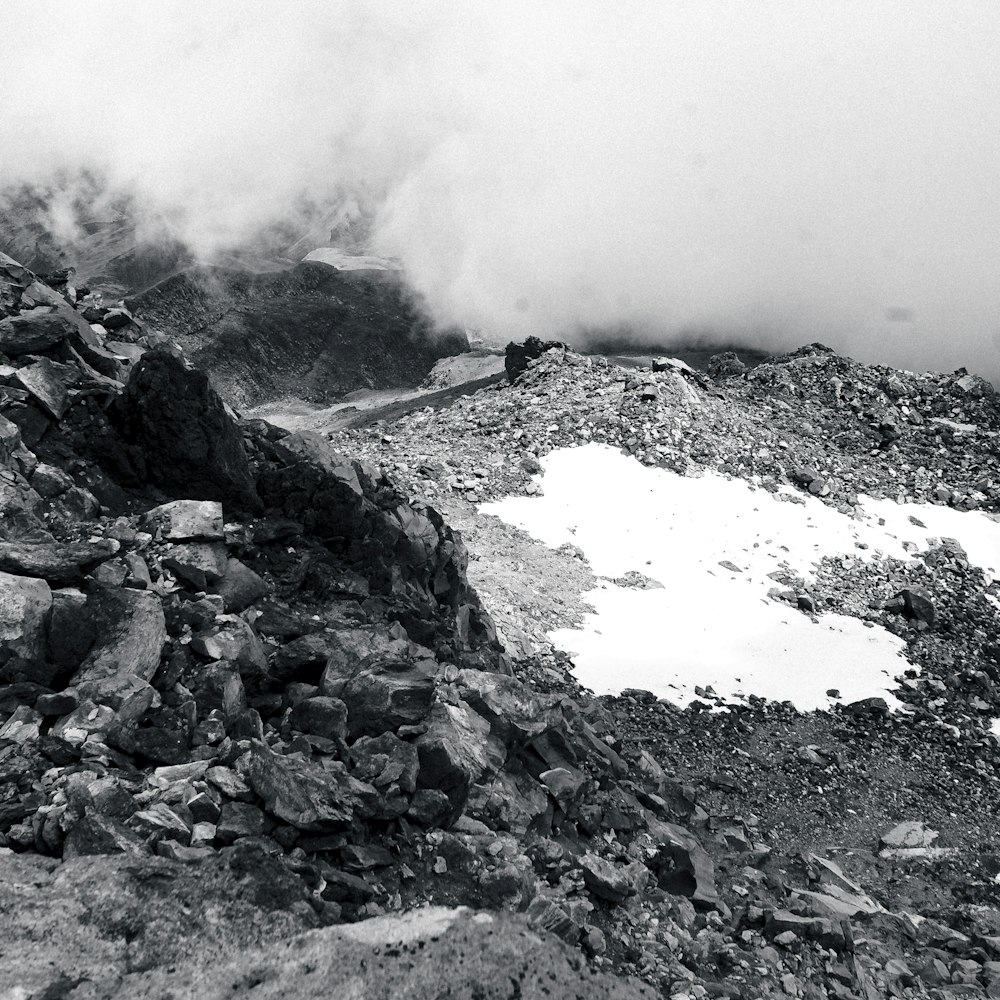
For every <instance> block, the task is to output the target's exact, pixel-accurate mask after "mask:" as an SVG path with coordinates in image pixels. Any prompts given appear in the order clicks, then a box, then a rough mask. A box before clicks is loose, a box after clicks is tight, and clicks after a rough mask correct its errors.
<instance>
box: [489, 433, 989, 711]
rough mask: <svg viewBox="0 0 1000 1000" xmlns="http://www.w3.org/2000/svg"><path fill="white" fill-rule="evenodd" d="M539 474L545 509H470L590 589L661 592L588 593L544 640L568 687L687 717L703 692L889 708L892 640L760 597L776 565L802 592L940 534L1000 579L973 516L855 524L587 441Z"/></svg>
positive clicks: (904, 513) (878, 508)
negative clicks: (827, 566) (569, 558)
mask: <svg viewBox="0 0 1000 1000" xmlns="http://www.w3.org/2000/svg"><path fill="white" fill-rule="evenodd" d="M542 467H543V476H542V478H541V483H542V486H543V487H544V496H541V497H509V498H507V499H504V500H501V501H498V502H495V503H489V504H484V505H482V507H481V509H482V510H483V511H484V512H486V513H489V514H494V515H496V516H498V517H500V518H501V519H503V520H504V521H507V522H508V523H510V524H514V525H517V526H519V527H521V528H523V529H524V530H525V531H527V532H528V533H529V534H530V535H532V536H533V537H534V538H537V539H538V540H540V541H542V542H544V543H545V544H546V545H548V546H551V547H553V548H556V547H558V546H559V545H562V544H564V543H567V542H568V543H570V544H573V545H576V546H578V547H579V548H580V549H582V551H583V552H584V554H585V555H586V557H587V560H588V561H589V563H590V565H591V567H592V568H593V571H594V573H595V574H596V575H598V576H606V577H620V576H623V575H624V574H625V573H627V572H628V571H630V570H635V571H638V572H639V573H642V574H643V575H645V576H647V577H651V578H652V579H654V580H656V581H658V582H659V583H660V584H662V589H651V590H637V589H632V588H623V587H619V586H616V585H614V584H611V583H609V582H602V586H601V587H600V588H598V589H595V590H593V591H591V592H589V593H588V594H586V595H585V599H586V600H587V601H588V602H589V603H590V604H591V605H592V606H593V607H594V609H595V611H596V614H588V615H587V616H586V617H585V622H584V626H583V628H582V629H561V630H559V631H557V632H554V633H552V635H551V639H552V641H553V642H554V643H555V644H556V645H557V646H558V647H560V648H563V649H565V650H567V651H568V652H570V653H571V654H573V659H574V663H575V666H576V671H575V672H576V676H577V678H578V679H579V680H580V681H581V683H583V684H584V685H586V686H587V687H590V688H592V689H593V690H594V691H596V692H597V693H598V694H611V693H618V692H620V691H622V690H623V689H624V688H630V687H633V688H645V689H647V690H649V691H653V692H655V693H656V694H657V695H658V696H660V697H664V698H668V699H669V700H671V701H672V702H674V703H676V704H678V705H686V704H687V703H689V702H690V701H691V700H692V699H694V698H695V697H696V695H695V690H694V689H695V687H696V686H700V687H702V688H707V687H709V686H711V687H712V688H713V689H714V691H715V692H716V694H718V695H719V696H721V697H723V698H726V699H727V700H734V699H739V698H743V697H746V696H748V695H751V694H753V695H759V696H762V697H765V698H768V699H774V700H778V701H781V700H786V699H787V700H788V701H791V702H793V703H794V704H795V705H796V707H798V708H799V709H801V710H803V711H808V710H812V709H817V708H827V707H829V705H830V704H831V701H832V699H831V697H830V696H828V695H827V693H826V692H827V691H828V690H833V689H836V690H838V691H839V692H840V699H841V700H842V701H843V702H849V701H853V700H856V699H859V698H866V697H870V696H880V697H883V698H885V699H886V701H887V702H889V704H890V705H892V706H893V707H898V705H899V703H898V702H897V701H896V700H895V699H894V698H893V697H892V695H891V694H890V691H891V689H893V688H894V687H895V685H894V683H893V678H894V677H896V676H897V675H898V674H900V673H901V672H902V671H903V670H905V669H906V668H907V667H908V666H910V664H909V663H908V662H907V661H906V660H905V658H904V657H903V655H902V653H903V649H904V643H903V642H902V641H901V640H900V639H898V638H897V637H896V636H894V635H892V634H891V633H889V632H887V631H886V630H885V629H882V628H879V627H866V626H865V625H864V624H863V623H862V622H860V621H858V620H857V619H855V618H850V617H845V616H841V615H834V614H821V615H820V616H819V620H818V622H814V621H812V620H811V619H810V617H809V616H807V615H805V614H802V613H801V612H799V611H796V610H794V609H792V608H790V607H788V606H786V605H784V604H781V603H778V602H775V601H773V600H770V599H769V598H768V597H767V592H768V590H769V589H770V588H771V587H774V586H776V584H775V581H774V580H772V579H770V578H769V577H768V576H767V574H768V573H770V572H772V571H774V570H776V569H779V568H782V567H787V568H789V569H791V570H793V571H795V572H796V573H798V574H800V575H802V576H804V577H805V578H806V579H807V580H809V579H811V578H812V575H813V570H814V565H813V564H814V563H815V562H816V561H817V560H819V559H820V558H822V557H823V556H826V555H841V554H845V553H848V554H851V555H854V556H855V557H857V558H861V559H867V558H872V557H873V556H875V555H876V554H878V553H881V554H883V555H893V556H897V557H900V558H909V556H908V553H907V552H906V550H905V549H904V547H903V543H904V542H914V543H916V544H917V545H918V546H919V547H920V548H924V547H926V545H927V539H928V538H932V537H939V538H940V537H942V536H945V537H953V538H957V539H959V541H960V542H961V543H962V544H963V545H964V546H965V548H966V551H967V552H968V554H969V557H970V560H971V561H972V562H974V563H976V564H977V565H980V566H981V567H983V568H984V569H987V570H992V571H993V572H998V575H1000V524H997V523H996V522H994V521H993V520H991V519H990V518H989V517H987V516H985V515H983V514H978V513H961V512H959V511H955V510H950V509H947V508H941V507H935V506H933V505H924V504H905V505H897V504H895V503H893V502H891V501H877V500H872V499H870V498H862V509H863V515H862V517H861V519H855V518H850V517H847V516H845V515H843V514H841V513H839V512H838V511H836V510H834V509H833V508H831V507H828V506H826V505H825V504H823V503H822V502H821V501H820V500H818V499H816V498H815V497H811V496H803V495H802V494H799V493H797V491H796V492H795V495H796V497H797V498H799V499H804V501H805V502H804V503H801V502H792V501H790V500H782V499H779V498H778V497H776V496H774V495H772V494H770V493H768V492H767V491H766V490H763V489H756V488H754V487H752V486H751V485H750V484H748V483H746V482H744V481H742V480H739V479H726V478H725V477H723V476H720V475H717V474H714V473H706V474H705V475H703V476H701V477H700V478H687V477H684V476H680V475H678V474H676V473H673V472H670V471H668V470H664V469H654V468H648V467H646V466H644V465H642V464H641V463H639V462H637V461H636V460H635V459H633V458H630V457H628V456H626V455H623V454H622V453H621V452H619V451H618V450H617V449H614V448H611V447H608V446H606V445H599V444H589V445H585V446H583V447H579V448H563V449H559V450H556V451H553V452H552V453H550V454H549V455H548V456H546V457H545V458H544V459H543V460H542ZM787 492H788V493H792V492H793V491H791V490H788V491H787ZM910 515H913V516H915V517H917V518H918V519H919V520H920V521H922V522H923V523H924V524H925V525H926V527H925V528H919V527H917V526H915V525H913V524H912V523H911V522H910V521H909V519H908V518H909V516H910ZM879 519H882V520H883V521H884V523H883V524H881V525H880V524H879ZM859 542H861V543H867V545H868V548H867V549H859V548H858V547H857V544H856V543H859ZM722 560H727V561H729V562H731V563H732V564H734V565H735V566H737V567H739V571H734V570H733V569H729V568H725V567H723V566H720V565H719V563H720V561H722Z"/></svg>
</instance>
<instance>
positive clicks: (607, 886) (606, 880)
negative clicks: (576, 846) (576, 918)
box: [580, 852, 637, 904]
mask: <svg viewBox="0 0 1000 1000" xmlns="http://www.w3.org/2000/svg"><path fill="white" fill-rule="evenodd" d="M580 867H581V869H582V870H583V881H584V884H585V885H586V886H587V888H588V889H589V890H590V891H591V892H592V893H593V894H594V895H595V896H597V897H599V898H600V899H604V900H607V901H608V902H609V903H615V904H621V903H624V902H625V900H627V899H628V898H629V897H630V896H634V895H635V894H636V891H637V889H636V885H635V882H634V881H633V879H632V878H631V877H630V876H629V873H628V872H626V871H624V870H623V869H622V868H619V867H618V866H617V865H613V864H611V863H610V862H608V861H604V860H603V859H602V858H599V857H598V856H597V855H596V854H592V853H590V852H588V853H587V854H584V855H583V856H582V857H581V858H580Z"/></svg>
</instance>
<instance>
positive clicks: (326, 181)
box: [0, 0, 1000, 380]
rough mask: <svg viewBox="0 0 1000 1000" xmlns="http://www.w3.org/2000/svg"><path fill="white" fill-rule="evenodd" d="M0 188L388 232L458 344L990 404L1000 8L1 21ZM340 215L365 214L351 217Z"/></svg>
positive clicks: (436, 5)
mask: <svg viewBox="0 0 1000 1000" xmlns="http://www.w3.org/2000/svg"><path fill="white" fill-rule="evenodd" d="M4 15H5V17H4V20H5V24H6V25H7V26H8V28H9V29H13V28H14V27H15V26H16V30H8V31H6V32H5V34H4V36H3V38H2V39H0V136H2V138H0V185H9V184H18V183H24V182H29V183H32V184H38V185H53V184H54V185H55V188H56V189H57V190H59V191H61V192H62V195H61V196H60V197H57V198H56V199H55V200H54V202H53V208H52V212H51V218H50V220H49V221H50V224H52V225H56V226H59V227H62V228H64V229H65V228H69V227H71V226H72V225H73V213H72V212H70V211H69V210H68V208H67V206H68V205H69V203H70V200H71V199H72V197H74V196H75V195H76V194H77V193H78V192H77V191H76V190H75V188H76V182H77V179H78V178H79V177H80V176H81V174H80V171H81V170H85V171H89V172H90V175H91V177H99V178H101V185H100V188H101V191H102V192H103V194H102V197H112V196H117V195H121V194H127V195H128V196H130V197H131V198H132V199H134V204H135V205H136V206H137V207H138V210H139V211H140V213H141V219H142V222H143V226H144V229H145V232H146V233H147V235H148V236H150V237H151V238H152V237H155V235H157V234H159V233H163V234H166V235H171V236H176V237H180V238H181V239H183V240H184V241H186V242H187V243H188V244H189V245H190V246H191V247H192V248H193V249H194V250H196V251H197V252H199V253H208V252H211V251H212V250H213V249H217V248H221V247H229V246H232V245H235V244H239V243H240V242H241V241H244V240H247V239H250V238H251V237H252V236H253V235H254V233H255V232H257V231H258V230H259V229H260V228H261V227H263V226H267V225H270V224H273V223H274V222H276V221H285V222H290V223H292V224H293V225H299V226H301V227H302V228H303V229H305V228H307V227H308V226H309V225H312V224H314V223H315V221H316V220H315V218H313V217H312V216H313V214H314V213H316V212H320V217H321V218H324V219H325V218H327V217H328V213H329V212H330V211H331V210H332V208H333V207H335V206H339V207H340V210H341V211H342V212H343V211H353V210H354V209H355V208H357V210H358V211H360V212H364V213H371V214H373V216H374V219H375V223H374V230H373V233H372V238H371V246H370V247H369V249H370V250H371V251H372V252H374V253H378V254H383V255H389V256H394V257H396V258H398V259H399V260H400V262H401V264H402V266H403V268H404V271H405V273H406V276H407V278H408V280H409V282H410V283H411V284H412V285H413V287H414V288H415V290H416V291H417V292H418V293H419V294H420V295H421V296H422V297H423V299H424V301H425V302H426V305H427V308H428V309H429V310H430V311H431V313H432V314H433V315H434V317H435V318H436V319H437V320H438V321H439V322H440V323H441V324H442V325H446V324H455V323H457V324H460V325H463V326H467V327H476V328H481V329H483V330H484V332H486V333H487V334H488V335H489V336H491V337H493V338H495V339H497V340H500V341H503V340H506V339H508V338H510V337H518V338H519V337H522V336H524V335H527V334H531V333H534V334H539V335H541V336H546V337H563V338H571V339H576V340H577V341H579V340H581V339H583V338H585V337H586V336H588V335H589V333H590V332H593V331H605V330H608V329H622V330H629V331H631V332H632V333H633V334H634V335H636V336H642V337H644V338H647V339H648V340H649V341H650V342H654V341H655V342H663V341H670V340H677V339H679V338H680V339H691V338H692V337H701V338H705V339H708V340H711V341H717V342H719V343H723V342H730V341H736V342H739V343H745V344H753V345H757V346H762V347H765V348H782V347H793V346H797V345H799V344H801V343H805V342H808V341H813V340H822V341H824V342H826V343H828V344H830V345H831V346H833V347H835V348H837V349H839V350H842V351H846V352H848V353H852V354H854V355H855V356H857V357H859V358H861V359H864V360H875V361H884V362H888V363H893V364H897V365H902V366H907V367H933V368H939V369H951V368H954V367H957V366H959V365H967V366H968V367H970V368H972V369H976V370H979V371H981V372H983V373H984V374H986V375H987V376H989V377H991V378H993V379H994V380H998V379H1000V260H998V257H1000V196H998V193H997V192H998V184H997V178H998V177H1000V71H998V69H997V65H996V53H995V47H996V39H997V38H998V37H1000V5H998V4H996V3H995V2H994V0H988V2H972V0H968V2H958V3H956V4H941V3H938V2H936V0H908V2H893V0H879V2H878V3H874V4H873V3H871V2H870V0H865V2H833V0H831V2H828V3H824V4H803V3H801V2H798V0H789V2H767V0H761V2H757V3H752V4H740V3H735V2H733V3H714V2H711V0H699V2H685V3H676V2H675V3H659V4H654V3H648V2H642V3H629V2H617V3H614V4H609V3H590V2H586V0H584V2H581V0H573V2H570V0H560V2H553V3H537V2H534V3H529V2H521V0H514V2H508V3H504V4H497V3H489V4H477V3H470V2H461V3H459V2H454V3H445V2H430V3H422V4H391V3H386V4H368V3H363V2H361V0H358V2H354V3H336V2H331V0H322V2H298V3H290V2H288V0H281V2H278V0H274V2H271V3H255V2H247V0H240V2H231V0H212V2H211V3H207V4H201V5H195V4H194V3H193V2H184V3H179V2H174V0H159V2H157V3H156V4H155V5H153V4H145V3H143V4H137V3H134V2H122V0H75V2H70V0H67V2H64V3H51V2H49V3H46V2H40V0H32V2H22V0H8V2H7V3H6V4H5V9H4ZM345 206H347V207H346V208H345Z"/></svg>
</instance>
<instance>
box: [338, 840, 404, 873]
mask: <svg viewBox="0 0 1000 1000" xmlns="http://www.w3.org/2000/svg"><path fill="white" fill-rule="evenodd" d="M340 859H341V862H342V863H343V865H344V867H345V868H347V869H348V870H349V871H355V872H360V871H367V870H369V869H371V868H387V867H389V866H390V865H391V864H392V863H393V861H394V858H393V856H392V853H391V852H389V851H387V850H386V849H385V848H384V847H377V846H374V845H370V844H369V845H367V846H366V845H362V844H350V845H348V846H347V847H345V848H343V849H342V850H341V852H340Z"/></svg>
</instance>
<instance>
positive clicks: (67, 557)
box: [0, 538, 120, 584]
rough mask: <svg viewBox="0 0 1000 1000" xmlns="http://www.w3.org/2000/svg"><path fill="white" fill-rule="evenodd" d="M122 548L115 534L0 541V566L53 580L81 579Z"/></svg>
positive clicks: (20, 574)
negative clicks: (99, 537) (73, 539)
mask: <svg viewBox="0 0 1000 1000" xmlns="http://www.w3.org/2000/svg"><path fill="white" fill-rule="evenodd" d="M119 548H120V546H119V544H118V542H116V541H115V540H114V539H112V538H108V539H102V540H101V541H99V542H0V570H3V571H4V572H6V573H15V574H17V575H18V576H33V577H37V578H39V579H42V580H48V582H49V583H55V584H69V583H78V582H79V581H80V580H82V579H83V578H84V576H86V575H87V573H89V572H90V571H91V570H92V569H94V567H95V566H99V565H100V564H101V563H102V562H106V561H107V560H108V559H110V558H112V556H114V555H115V554H116V553H117V552H118V549H119Z"/></svg>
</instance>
